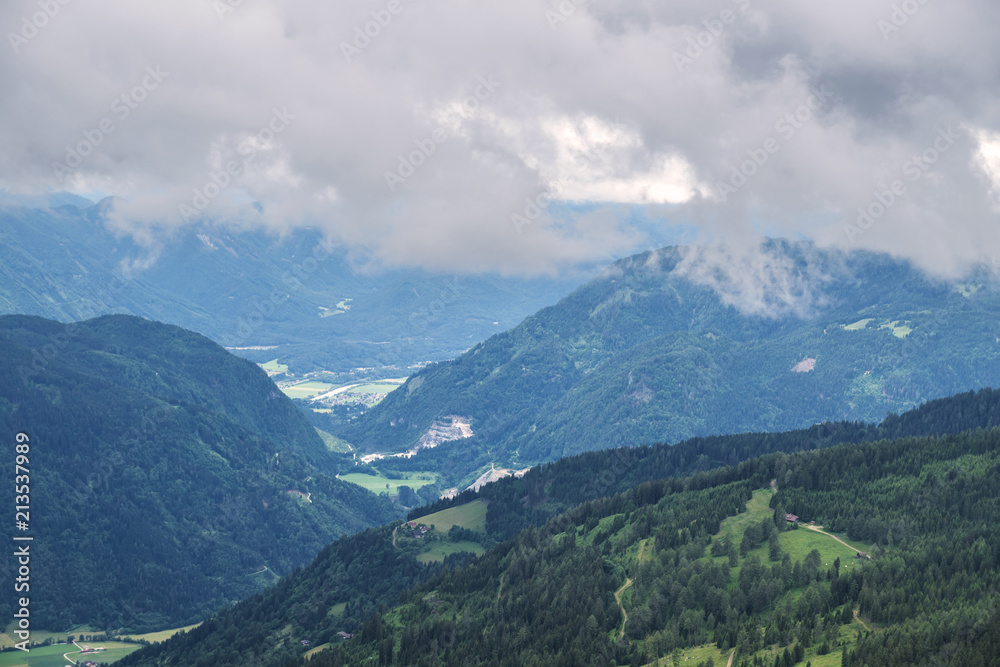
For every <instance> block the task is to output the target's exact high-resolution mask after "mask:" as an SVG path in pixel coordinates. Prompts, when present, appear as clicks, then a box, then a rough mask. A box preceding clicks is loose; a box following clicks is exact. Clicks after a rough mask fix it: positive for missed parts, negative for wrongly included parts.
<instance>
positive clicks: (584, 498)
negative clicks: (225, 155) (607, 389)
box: [123, 390, 1000, 667]
mask: <svg viewBox="0 0 1000 667" xmlns="http://www.w3.org/2000/svg"><path fill="white" fill-rule="evenodd" d="M998 424H1000V391H997V390H985V391H980V392H975V393H973V392H968V393H965V394H962V395H959V396H954V397H949V398H946V399H940V400H937V401H932V402H929V403H927V404H925V405H923V406H921V407H920V408H918V409H915V410H912V411H909V412H907V413H905V414H902V415H899V416H896V415H891V416H889V417H887V418H886V419H885V420H884V421H883V422H882V423H881V424H879V425H867V424H860V423H840V424H822V425H819V426H816V427H812V428H810V429H808V430H805V431H794V432H788V433H761V434H743V435H732V436H719V437H713V438H704V439H694V440H691V441H688V442H683V443H680V444H678V445H674V446H669V445H658V446H655V447H637V448H626V449H617V450H605V451H597V452H588V453H586V454H582V455H579V456H575V457H571V458H567V459H563V460H560V461H558V462H555V463H552V464H547V465H545V466H541V467H538V468H534V469H532V470H531V471H530V472H528V473H527V474H526V475H524V476H523V477H521V478H513V477H508V478H506V479H503V480H500V481H498V482H495V483H492V484H489V485H486V486H484V487H483V488H482V489H481V490H480V491H479V492H478V493H474V492H467V493H465V494H462V496H460V497H459V498H456V499H452V500H451V501H442V502H441V503H438V504H437V505H436V506H434V507H430V508H424V509H422V510H420V511H414V512H411V514H410V516H409V517H408V518H409V519H410V520H412V521H413V522H414V524H421V525H430V526H433V525H436V526H438V527H439V528H441V530H440V531H438V530H434V529H432V530H431V531H430V532H429V533H428V534H426V535H423V536H422V539H417V538H414V537H411V536H410V535H409V533H410V531H411V529H410V527H409V526H404V525H400V524H393V525H389V526H384V527H381V528H373V529H370V530H368V531H365V532H363V533H359V534H357V535H352V536H348V537H344V538H341V539H340V540H338V541H337V542H336V543H334V544H332V545H330V546H329V547H328V548H326V549H324V550H323V552H322V553H321V554H320V555H319V556H318V557H317V558H316V560H315V561H313V562H312V563H311V564H310V565H309V566H307V567H306V568H304V569H303V570H301V571H300V572H296V573H295V574H293V575H291V576H290V577H287V578H285V579H283V580H282V581H281V582H280V583H279V584H278V585H277V586H275V587H274V588H271V589H269V590H268V591H265V592H263V593H261V594H258V595H256V596H254V597H253V598H251V599H248V600H245V601H243V602H241V603H239V604H237V605H235V606H233V607H232V608H230V609H227V610H225V611H223V612H221V613H220V614H217V615H216V616H215V617H213V618H212V619H210V620H209V621H207V622H206V623H205V624H203V625H201V626H199V627H198V628H197V629H195V630H193V631H191V632H187V633H184V634H181V635H178V636H176V637H174V638H172V639H170V640H169V641H167V642H165V643H163V644H161V645H157V646H154V647H152V648H149V649H146V650H143V651H141V652H139V653H137V654H135V655H134V656H132V657H130V658H128V659H127V660H126V661H125V662H124V663H123V664H125V665H141V666H143V667H152V666H154V665H156V666H160V665H175V664H184V665H257V664H260V665H270V664H286V662H287V661H288V660H293V659H295V657H296V656H299V655H301V654H302V653H303V651H305V650H306V649H304V648H303V646H302V644H301V641H303V640H306V641H311V642H312V646H314V647H315V646H318V645H323V644H326V643H328V642H330V641H334V642H335V641H337V633H338V632H346V633H356V632H358V630H359V629H361V627H362V625H363V622H364V621H366V620H370V619H371V618H373V615H374V614H375V613H376V611H378V609H379V608H380V607H381V606H382V605H391V604H393V603H395V602H396V601H397V599H398V598H399V595H400V593H401V592H403V591H405V590H406V589H407V588H408V587H410V586H419V585H423V584H424V583H426V582H427V581H429V580H430V579H432V578H433V577H435V576H438V575H439V574H441V572H442V569H441V567H442V565H448V566H450V567H451V569H452V570H454V571H455V572H456V577H458V576H459V575H458V574H457V573H458V570H457V569H456V568H461V567H462V566H465V565H466V564H467V563H468V562H469V558H470V555H469V554H468V553H464V554H463V553H462V552H461V549H469V548H470V547H469V540H478V541H479V542H480V543H481V544H483V545H485V546H489V545H490V544H497V543H498V542H500V543H501V545H500V546H497V547H496V549H497V550H499V551H501V552H503V553H507V551H505V550H506V549H508V548H509V545H510V544H511V542H510V540H511V539H514V540H516V541H517V542H523V536H521V534H522V532H523V531H529V532H527V533H525V534H527V535H534V536H537V535H538V532H537V528H538V527H540V526H544V525H545V524H547V523H549V522H553V523H557V524H560V525H565V521H566V520H567V519H566V517H568V516H573V513H574V512H575V511H577V510H576V509H575V508H581V507H592V506H593V505H594V504H595V503H597V504H601V503H605V504H606V503H607V499H608V498H613V497H618V498H619V499H620V498H621V497H622V494H625V495H628V494H630V493H632V490H633V489H637V488H639V489H641V488H649V486H650V483H651V482H655V481H656V480H659V479H664V478H674V479H675V480H676V479H677V478H680V477H684V476H690V475H692V474H696V477H694V478H689V479H688V480H687V481H677V482H676V483H674V482H671V483H670V484H675V487H676V488H692V489H697V488H705V487H704V484H703V481H704V480H706V479H714V478H712V477H706V472H707V471H708V470H709V469H710V468H718V467H719V466H725V465H727V463H728V464H731V465H732V466H733V467H730V468H727V470H728V471H729V472H728V473H725V474H728V475H732V474H734V473H739V474H740V475H743V474H744V473H745V470H746V468H744V467H743V466H742V465H741V462H743V461H746V460H748V459H754V458H755V457H761V455H764V458H763V459H760V458H758V459H756V460H757V462H758V463H754V464H753V465H754V466H756V465H758V464H759V462H760V461H765V460H766V461H768V463H767V465H772V464H774V465H776V466H777V467H776V468H775V469H774V470H775V472H774V473H773V474H772V477H767V475H763V476H761V475H757V473H756V472H755V473H754V474H755V475H757V477H758V478H759V479H763V480H764V481H762V482H760V484H761V485H763V486H764V487H765V488H766V487H767V481H766V480H767V479H772V478H773V479H775V480H776V484H778V485H779V488H781V485H785V486H791V485H792V484H793V482H794V481H795V473H794V472H791V473H790V472H789V471H790V470H792V468H791V467H789V466H787V465H784V464H782V463H780V461H787V460H791V459H787V458H785V459H782V458H775V453H777V452H784V453H795V452H801V451H804V450H808V449H811V448H830V447H834V446H836V445H838V443H840V442H853V443H855V444H858V445H861V444H862V443H866V442H867V443H870V442H872V441H875V440H877V439H881V438H895V439H896V440H895V441H894V442H897V443H898V442H904V441H903V440H900V439H901V438H913V437H918V436H923V437H926V436H931V435H941V434H952V433H960V432H965V433H969V434H975V433H982V432H984V431H985V430H986V429H993V428H994V427H996V426H997V425H998ZM881 442H883V443H884V442H887V441H884V440H882V441H881ZM836 451H838V452H840V453H841V454H839V455H842V454H843V452H844V451H846V450H845V448H843V447H841V448H839V449H838V450H836ZM851 451H853V450H851ZM748 465H749V464H748ZM752 469H753V470H759V468H752ZM699 471H700V472H699ZM709 486H710V485H709ZM745 490H746V489H745ZM749 490H752V489H749ZM758 495H759V494H758ZM602 499H603V500H602ZM703 501H704V498H701V497H695V499H694V501H693V504H692V506H693V507H697V506H698V505H699V504H703ZM613 502H615V503H619V504H620V500H617V501H613ZM484 503H485V505H484ZM758 505H759V503H758ZM616 506H618V505H616ZM766 506H767V504H766V502H765V503H764V505H763V506H758V507H757V513H758V514H759V513H760V512H761V511H763V510H765V509H766ZM789 511H792V510H789ZM803 515H804V514H803ZM762 518H764V516H763V515H761V516H760V517H758V519H757V520H758V522H759V521H760V520H762ZM456 522H457V523H458V524H459V525H461V528H460V529H456V528H448V529H447V530H445V527H446V526H449V524H452V523H456ZM588 522H589V519H588ZM598 523H601V524H602V525H605V526H606V525H608V523H609V522H608V521H607V520H606V519H602V520H599V521H598ZM655 527H656V526H652V528H655ZM532 531H533V532H532ZM519 536H520V537H519ZM432 551H433V552H437V553H442V554H443V553H452V555H450V556H446V557H445V558H444V559H442V560H440V561H438V562H435V561H433V560H429V559H427V558H423V557H422V555H426V554H429V553H431V552H432ZM807 551H808V550H807ZM495 553H497V551H496V550H494V551H489V552H487V553H486V554H485V555H484V556H483V557H482V558H486V559H489V558H491V557H492V554H495ZM805 553H806V552H803V553H802V555H805ZM851 555H853V554H851ZM418 559H419V560H418ZM477 562H478V561H477ZM470 567H471V566H470ZM588 567H589V565H588ZM606 567H607V568H609V569H612V570H614V569H615V568H614V567H613V566H611V565H608V566H606ZM479 581H480V582H484V581H487V579H480V580H479ZM630 614H631V612H630ZM428 617H429V618H430V617H433V614H431V615H430V616H428ZM578 631H579V628H577V630H575V631H574V632H572V633H569V634H570V635H573V636H575V635H576V633H577V632H578ZM426 642H427V644H428V645H430V642H431V634H428V636H427V640H426ZM401 662H402V663H403V664H413V663H407V662H406V661H401ZM625 662H627V659H626V661H625ZM347 664H361V661H360V660H358V661H357V662H348V663H347Z"/></svg>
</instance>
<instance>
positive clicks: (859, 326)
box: [844, 317, 873, 331]
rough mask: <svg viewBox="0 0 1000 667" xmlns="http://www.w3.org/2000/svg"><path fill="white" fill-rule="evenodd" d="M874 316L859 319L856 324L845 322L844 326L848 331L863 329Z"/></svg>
mask: <svg viewBox="0 0 1000 667" xmlns="http://www.w3.org/2000/svg"><path fill="white" fill-rule="evenodd" d="M872 319H873V318H871V317H869V318H868V319H866V320H858V321H857V322H855V323H854V324H845V325H844V328H845V329H847V330H848V331H861V330H862V329H864V328H865V327H867V326H868V323H869V322H871V321H872Z"/></svg>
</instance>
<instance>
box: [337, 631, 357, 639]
mask: <svg viewBox="0 0 1000 667" xmlns="http://www.w3.org/2000/svg"><path fill="white" fill-rule="evenodd" d="M337 636H338V637H340V638H341V639H350V638H351V637H353V636H354V635H351V634H348V633H346V632H344V631H340V632H338V633H337Z"/></svg>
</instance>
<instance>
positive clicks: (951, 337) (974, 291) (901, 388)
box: [338, 242, 1000, 481]
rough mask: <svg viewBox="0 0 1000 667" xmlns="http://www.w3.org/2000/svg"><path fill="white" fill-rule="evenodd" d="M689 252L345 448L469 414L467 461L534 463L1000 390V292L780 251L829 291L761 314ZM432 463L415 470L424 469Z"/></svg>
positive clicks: (850, 260)
mask: <svg viewBox="0 0 1000 667" xmlns="http://www.w3.org/2000/svg"><path fill="white" fill-rule="evenodd" d="M687 252H689V251H686V250H684V249H677V248H671V249H666V250H663V251H659V252H652V253H645V254H643V255H638V256H635V257H632V258H629V259H626V260H622V261H620V262H618V263H617V264H615V265H614V267H612V269H610V270H608V271H607V272H606V273H605V275H603V276H602V277H599V278H597V279H595V280H593V281H592V282H590V283H588V284H587V285H585V286H583V287H581V288H579V289H578V290H576V291H575V292H574V293H572V294H571V295H570V296H568V297H566V298H565V299H563V300H562V301H561V302H559V303H558V304H557V305H555V306H552V307H549V308H545V309H543V310H541V311H540V312H538V313H537V314H535V315H534V316H532V317H530V318H528V319H527V320H525V321H524V322H523V323H522V324H521V325H519V326H517V327H515V328H514V329H511V330H509V331H507V332H504V333H501V334H498V335H496V336H493V337H492V338H490V339H489V340H487V341H485V342H483V343H481V344H479V345H477V346H476V347H474V348H473V349H472V350H470V351H469V352H467V353H466V354H464V355H462V356H461V357H459V358H457V359H455V360H453V361H450V362H445V363H440V364H436V365H433V366H431V367H428V368H426V369H424V370H422V371H420V372H419V373H417V374H416V375H414V376H413V377H411V378H410V379H409V381H408V382H407V383H406V384H405V385H403V386H402V387H401V388H400V389H398V390H397V391H395V392H393V393H392V394H390V395H389V396H388V397H387V398H386V400H385V401H383V402H382V403H381V404H380V405H378V406H377V407H376V408H374V409H373V410H370V411H368V412H367V413H366V414H365V415H363V416H362V417H361V418H359V419H358V420H357V421H356V422H354V423H352V424H350V425H348V426H346V427H345V428H343V429H342V430H341V432H340V433H338V435H340V436H341V437H343V438H345V439H346V440H348V441H349V442H352V443H353V444H355V445H357V446H360V447H361V448H363V449H365V450H368V451H381V452H384V451H404V450H406V449H408V448H411V447H413V446H414V444H415V443H416V442H417V441H418V439H419V438H420V437H421V436H423V435H424V434H425V433H426V432H427V430H428V428H429V427H430V426H431V425H432V424H433V423H434V422H435V421H436V420H441V419H445V418H447V417H448V416H450V415H458V416H462V417H467V418H469V419H470V420H471V423H472V429H473V431H474V432H475V433H476V435H475V436H474V437H473V438H471V439H467V440H464V441H461V442H459V443H457V444H455V445H454V446H453V449H466V450H469V451H470V452H478V453H479V455H478V457H477V456H476V455H474V454H466V455H465V457H466V458H467V459H469V461H470V465H482V464H484V463H485V465H487V466H488V465H489V464H490V462H494V463H496V464H497V465H499V466H503V467H510V468H523V467H526V466H527V465H530V464H534V463H538V462H542V461H548V460H554V459H556V458H560V457H563V456H567V455H571V454H575V453H579V452H582V451H586V450H591V449H602V448H609V447H618V446H632V445H635V444H636V443H643V442H646V443H649V442H678V441H680V440H683V439H685V438H689V437H692V436H700V435H711V434H723V433H737V432H746V431H775V430H785V429H790V428H803V427H807V426H809V425H811V424H815V423H820V422H824V421H840V420H848V421H855V420H864V421H876V420H878V419H880V418H881V417H882V416H884V415H885V414H886V413H887V412H890V411H891V412H895V411H900V410H906V409H909V408H911V407H913V406H916V405H919V404H920V403H921V402H923V401H925V400H928V399H933V398H938V397H941V396H946V395H950V394H953V393H957V392H960V391H966V390H969V389H978V388H980V387H983V386H991V385H994V384H996V383H997V381H998V378H1000V325H998V324H997V321H996V317H995V313H996V312H997V311H998V309H1000V292H998V291H997V290H996V289H995V288H994V287H992V286H991V284H990V283H988V282H987V281H986V280H985V279H984V280H983V281H980V282H976V283H975V284H965V285H954V284H946V283H936V282H932V281H930V280H929V279H928V278H926V277H925V276H924V275H923V274H921V273H920V272H919V271H917V270H915V269H913V268H912V267H910V266H909V265H907V264H904V263H901V262H898V261H895V260H892V259H890V258H888V257H886V256H879V255H872V254H869V253H853V254H850V255H847V256H840V255H835V254H826V253H822V252H820V251H817V250H815V249H812V248H810V247H808V246H796V245H791V244H783V243H777V242H776V243H773V244H770V245H769V246H766V247H765V249H764V251H763V252H765V253H769V255H770V256H772V257H775V258H777V259H776V261H777V260H781V261H783V262H786V263H788V264H789V265H790V266H791V268H789V269H788V271H789V272H790V274H791V275H792V277H793V278H795V279H796V280H798V281H799V282H800V283H802V284H803V285H808V286H809V288H810V289H812V290H814V292H815V293H810V297H809V299H810V300H809V304H810V308H809V309H808V312H799V311H787V312H785V311H776V312H775V313H772V315H774V316H773V317H764V316H759V315H746V314H743V313H742V312H741V311H739V310H737V309H736V308H735V307H733V306H730V305H727V304H726V301H725V300H724V299H723V298H722V297H721V296H720V292H719V291H717V290H716V289H713V288H710V287H709V286H706V285H705V284H704V283H705V281H704V280H695V279H693V278H692V275H693V273H692V271H693V270H692V268H691V260H690V259H688V258H687V255H686V253H687ZM796 272H799V273H801V274H802V275H798V274H797V273H796ZM813 274H819V275H821V276H822V277H819V278H817V277H815V276H814V275H813ZM733 279H734V280H735V277H734V278H733ZM802 289H805V287H803V288H802ZM722 293H725V289H723V290H722ZM421 456H422V455H418V456H417V457H416V459H414V460H413V461H411V462H410V463H408V464H407V465H410V466H416V467H417V468H420V466H421V460H420V459H421ZM429 456H430V457H431V458H433V457H434V454H433V453H431V454H429ZM435 464H436V462H435V461H430V460H429V462H428V463H427V464H424V465H425V467H426V466H427V465H435ZM460 472H465V473H466V475H467V476H473V477H474V476H475V473H476V471H475V470H463V471H460ZM466 478H467V477H466ZM456 481H457V480H456Z"/></svg>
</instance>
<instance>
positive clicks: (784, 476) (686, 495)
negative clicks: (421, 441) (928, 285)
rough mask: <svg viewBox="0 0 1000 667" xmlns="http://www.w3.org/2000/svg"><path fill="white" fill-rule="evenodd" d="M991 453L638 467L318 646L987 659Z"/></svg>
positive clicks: (383, 652) (379, 656)
mask: <svg viewBox="0 0 1000 667" xmlns="http://www.w3.org/2000/svg"><path fill="white" fill-rule="evenodd" d="M998 471H1000V431H998V430H993V431H989V432H985V431H980V432H976V433H966V434H964V435H961V436H944V437H940V438H921V439H914V438H905V439H898V440H892V441H879V442H877V443H865V444H860V445H843V446H839V447H836V448H832V449H827V450H820V451H812V452H799V453H796V454H791V455H786V454H778V455H770V456H767V457H764V458H761V459H754V460H751V461H748V462H744V463H742V464H740V465H738V466H736V467H733V468H726V469H720V470H718V471H714V472H710V473H701V474H698V475H695V476H693V477H691V478H688V479H685V480H663V481H658V482H651V483H646V484H643V485H641V486H639V487H638V488H636V489H633V490H631V491H628V492H625V493H623V494H619V495H617V496H614V497H612V498H604V499H600V500H598V501H594V502H590V503H585V504H583V505H581V506H579V507H578V508H576V509H574V510H571V511H570V512H568V513H566V514H563V515H561V516H559V517H557V518H555V519H553V520H552V521H551V522H549V523H548V524H546V525H545V526H544V527H543V528H541V529H528V530H526V531H524V532H522V533H521V534H519V535H518V537H517V538H516V539H514V540H512V541H511V542H508V543H505V544H503V545H501V546H498V547H497V548H495V549H494V550H492V551H490V552H489V553H488V554H487V555H486V556H484V557H482V558H480V559H478V560H476V561H475V562H473V563H472V564H470V565H469V566H468V567H466V568H463V569H461V570H456V571H453V572H444V573H442V574H441V575H439V576H438V577H437V578H435V579H434V580H431V581H429V582H427V583H425V584H423V585H421V586H418V587H417V588H416V589H414V590H413V591H411V592H410V593H409V594H407V595H406V596H405V597H404V598H403V599H402V600H401V602H400V603H399V604H398V605H396V606H395V607H393V608H392V609H389V610H387V611H385V612H382V613H379V614H376V615H375V616H374V617H373V618H372V619H370V620H369V621H368V622H366V623H365V626H364V627H363V629H362V630H361V632H360V633H359V634H358V635H357V636H356V637H355V638H353V639H351V640H350V641H349V642H346V643H344V644H340V645H338V646H336V647H334V648H333V649H331V650H330V651H327V652H325V653H321V654H319V655H316V656H313V657H312V659H311V660H310V661H309V662H308V664H309V665H312V666H314V667H325V666H328V665H329V666H340V665H388V664H393V665H395V664H398V665H455V666H459V665H461V666H463V667H464V666H473V665H498V666H504V665H511V666H514V665H517V666H519V667H521V666H528V665H622V664H631V665H646V664H662V663H660V662H659V660H660V659H661V658H664V657H669V656H670V655H671V654H673V653H675V652H679V653H680V654H683V652H684V651H685V650H687V649H690V648H693V647H695V646H699V645H704V644H705V643H707V642H712V643H714V644H715V645H716V649H721V651H722V652H723V653H721V655H720V654H718V653H717V654H716V657H717V658H719V659H721V658H722V657H724V656H726V655H728V654H729V653H730V652H731V651H733V650H735V659H734V662H733V664H735V665H737V666H742V665H746V666H748V667H749V666H753V665H764V666H767V667H771V665H779V667H783V666H784V665H793V664H805V662H806V660H807V659H816V660H818V659H819V658H820V657H822V656H830V655H831V653H833V654H834V655H833V656H831V657H837V655H838V654H839V656H840V658H841V661H842V663H843V664H845V665H848V666H853V665H858V666H861V665H868V666H869V667H876V666H886V667H888V666H890V665H892V666H900V665H955V666H956V667H957V666H958V665H965V664H993V663H995V660H996V658H995V656H994V655H992V654H990V653H989V652H988V651H991V650H992V648H993V647H994V645H995V636H996V630H995V625H996V616H995V613H996V612H995V610H996V607H997V603H998V602H1000V525H998V524H997V523H996V522H995V521H993V520H992V517H994V516H995V515H996V513H997V512H998V511H1000V497H998V496H997V494H996V483H997V480H998ZM771 480H777V482H776V483H777V489H778V490H777V493H774V492H773V491H772V490H771V488H769V483H770V481H771ZM761 502H763V504H761ZM768 505H770V507H771V508H773V509H770V510H769V509H767V506H768ZM786 513H793V514H796V515H798V516H800V517H803V518H805V519H807V520H814V521H815V522H816V524H817V525H818V524H822V528H823V529H824V530H825V531H826V532H823V533H820V532H817V531H815V530H812V529H811V526H802V527H798V529H797V530H790V525H789V524H788V522H786V521H785V515H786ZM741 515H743V516H745V517H746V518H743V516H741ZM832 533H839V534H840V535H841V537H840V538H838V539H842V540H844V541H845V542H838V541H837V540H836V539H834V537H831V534H832ZM856 550H857V553H859V554H860V553H862V552H863V553H864V555H863V556H861V557H858V556H857V555H855V554H856ZM869 557H870V558H869ZM855 612H857V613H858V614H859V615H860V618H861V619H862V621H857V620H855V618H854V614H855ZM845 625H848V626H850V630H849V631H848V632H847V633H845V632H844V628H843V626H845ZM300 664H306V663H305V662H304V661H303V662H301V663H300Z"/></svg>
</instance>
